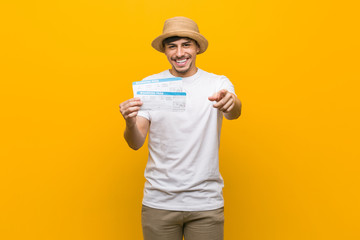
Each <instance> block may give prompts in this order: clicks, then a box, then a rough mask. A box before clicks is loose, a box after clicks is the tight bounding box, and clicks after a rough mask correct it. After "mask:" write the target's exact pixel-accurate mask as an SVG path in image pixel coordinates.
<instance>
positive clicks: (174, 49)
mask: <svg viewBox="0 0 360 240" xmlns="http://www.w3.org/2000/svg"><path fill="white" fill-rule="evenodd" d="M164 47H165V55H166V57H167V59H168V61H169V62H170V64H171V66H172V69H170V73H171V74H172V75H174V76H176V77H190V76H192V75H194V74H195V73H196V71H197V68H196V65H195V61H196V55H197V54H198V53H199V51H200V48H199V46H198V44H197V43H196V42H195V41H194V40H192V39H189V38H181V39H178V40H175V41H172V42H165V44H164Z"/></svg>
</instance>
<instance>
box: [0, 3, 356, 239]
mask: <svg viewBox="0 0 360 240" xmlns="http://www.w3.org/2000/svg"><path fill="white" fill-rule="evenodd" d="M173 16H187V17H190V18H193V19H194V20H195V21H197V22H198V24H199V27H200V31H201V32H202V33H203V34H204V35H205V36H206V37H207V38H208V40H209V43H210V45H209V49H208V51H207V52H206V53H205V54H203V55H200V56H199V58H198V66H199V67H200V68H202V69H204V70H206V71H209V72H214V73H217V74H223V75H226V76H227V77H229V78H230V79H231V81H232V82H233V84H234V85H235V87H236V91H237V94H238V96H239V98H240V99H241V100H242V102H243V115H242V117H241V118H240V119H239V120H237V121H231V122H230V121H225V122H224V125H223V135H222V142H221V148H220V151H221V153H220V155H221V156H220V157H221V172H222V175H223V177H224V180H225V188H224V195H225V215H226V216H225V217H226V223H225V236H226V238H225V239H227V240H231V239H234V240H237V239H246V240H289V239H291V240H297V239H299V240H304V239H326V240H329V239H337V240H338V239H346V240H351V239H360V230H359V229H360V228H359V217H360V207H359V202H360V197H359V195H360V194H359V183H360V179H359V178H360V177H359V176H360V171H359V170H360V168H359V159H360V150H359V136H360V131H359V122H360V119H359V115H360V114H359V110H360V109H359V103H360V101H359V80H360V71H359V63H360V62H359V56H360V51H359V50H360V49H359V42H360V39H359V22H360V21H359V6H358V4H357V1H347V0H344V1H332V0H327V1H322V0H319V1H313V0H303V1H285V0H272V1H269V0H263V1H261V0H254V1H235V0H233V1H226V0H224V1H209V0H208V1H205V0H202V1H185V2H184V1H171V0H168V1H163V0H162V1H145V0H143V1H132V0H126V1H125V0H120V1H114V0H103V1H93V0H88V1H85V0H71V1H70V0H62V1H58V0H53V1H44V0H38V1H21V0H14V1H2V2H1V3H0V24H1V29H0V42H1V45H0V48H1V52H0V79H1V85H0V98H1V99H0V100H1V101H0V109H1V120H0V121H1V125H0V128H1V129H0V131H1V143H0V148H1V151H0V159H1V160H0V194H1V197H0V239H4V240H12V239H27V240H29V239H36V240H42V239H44V240H45V239H46V240H48V239H54V240H57V239H59V240H60V239H61V240H63V239H67V240H71V239H74V240H75V239H76V240H80V239H84V240H92V239H94V240H95V239H96V240H103V239H106V240H108V239H109V240H110V239H135V240H137V239H139V240H140V239H141V237H142V233H141V224H140V208H141V199H142V189H143V184H144V177H143V171H144V167H145V164H146V157H147V149H146V147H144V148H142V149H141V150H139V151H137V152H135V151H132V150H130V149H129V148H128V147H127V145H126V143H125V141H124V140H123V137H122V134H123V129H124V121H123V119H122V117H121V115H120V113H119V112H118V105H119V103H120V102H122V101H124V100H126V99H128V98H130V97H132V89H131V82H133V81H139V80H141V79H142V78H144V77H146V76H148V75H150V74H153V73H157V72H160V71H163V70H165V69H167V68H169V64H168V63H167V61H166V58H165V57H164V56H163V55H162V54H160V53H158V52H156V51H155V50H153V49H152V48H151V47H150V43H151V41H152V40H153V39H154V38H155V37H156V36H158V35H159V34H160V33H161V30H162V25H163V22H164V21H165V19H167V18H169V17H173Z"/></svg>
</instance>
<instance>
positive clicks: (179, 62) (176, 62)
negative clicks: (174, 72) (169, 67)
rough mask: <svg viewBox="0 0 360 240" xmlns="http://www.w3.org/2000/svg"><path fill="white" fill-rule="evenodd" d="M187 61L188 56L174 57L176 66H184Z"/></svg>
mask: <svg viewBox="0 0 360 240" xmlns="http://www.w3.org/2000/svg"><path fill="white" fill-rule="evenodd" d="M188 61H189V58H184V59H176V60H174V62H175V64H176V66H178V67H183V66H185V65H186V63H187V62H188Z"/></svg>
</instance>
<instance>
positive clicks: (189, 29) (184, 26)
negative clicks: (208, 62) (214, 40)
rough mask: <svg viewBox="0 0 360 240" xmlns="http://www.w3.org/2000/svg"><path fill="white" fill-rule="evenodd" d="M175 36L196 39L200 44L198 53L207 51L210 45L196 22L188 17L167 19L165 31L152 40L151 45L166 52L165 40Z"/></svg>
mask: <svg viewBox="0 0 360 240" xmlns="http://www.w3.org/2000/svg"><path fill="white" fill-rule="evenodd" d="M174 36H178V37H188V38H191V39H194V40H195V41H196V42H197V43H198V44H199V46H200V52H199V53H198V54H200V53H203V52H205V50H206V49H207V47H208V41H207V40H206V38H205V37H204V36H203V35H201V34H200V32H199V28H198V26H197V24H196V22H194V21H193V20H191V19H190V18H186V17H173V18H170V19H168V20H166V21H165V23H164V28H163V33H162V34H161V35H160V36H158V37H157V38H155V39H154V41H152V43H151V46H152V47H153V48H155V49H156V50H158V51H159V52H164V51H165V50H164V46H163V43H162V42H163V40H165V39H166V38H169V37H174Z"/></svg>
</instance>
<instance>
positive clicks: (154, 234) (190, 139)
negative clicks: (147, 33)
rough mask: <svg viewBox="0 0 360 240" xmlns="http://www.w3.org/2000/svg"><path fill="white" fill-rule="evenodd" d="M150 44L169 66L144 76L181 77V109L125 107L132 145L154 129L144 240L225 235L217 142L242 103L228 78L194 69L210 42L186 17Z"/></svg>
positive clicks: (214, 239)
mask: <svg viewBox="0 0 360 240" xmlns="http://www.w3.org/2000/svg"><path fill="white" fill-rule="evenodd" d="M152 47H153V48H155V49H156V50H158V51H160V52H163V53H165V55H166V57H167V59H168V61H169V63H170V64H171V69H170V70H166V71H163V72H161V73H159V74H155V75H152V76H150V77H147V78H145V79H144V80H148V79H160V78H170V77H181V78H182V81H183V88H184V90H185V92H186V99H187V100H186V110H185V111H184V112H162V111H141V105H142V102H141V100H140V99H139V98H132V99H129V100H127V101H125V102H123V103H121V104H120V112H121V114H122V115H123V117H124V119H125V121H126V129H125V132H124V137H125V139H126V141H127V143H128V145H129V146H130V147H131V148H133V149H135V150H136V149H139V148H140V147H142V145H143V144H144V141H145V139H146V136H147V134H148V132H149V142H148V147H149V159H148V163H147V166H146V170H145V177H146V183H145V189H144V198H143V207H142V227H143V235H144V239H145V240H182V239H183V236H184V238H185V240H221V239H223V226H224V211H223V210H224V208H223V206H224V201H223V197H222V188H223V179H222V177H221V175H220V173H219V160H218V152H219V144H220V130H221V123H222V119H223V116H225V118H227V119H236V118H238V117H239V116H240V113H241V102H240V100H239V99H238V98H237V97H236V95H235V92H234V87H233V85H232V84H231V82H230V81H229V80H228V79H227V78H226V77H225V76H219V75H215V74H212V73H207V72H205V71H203V70H201V69H199V68H197V67H196V57H197V55H198V54H201V53H203V52H205V51H206V49H207V47H208V41H207V40H206V39H205V37H204V36H203V35H201V34H200V33H199V30H198V27H197V24H196V23H195V22H194V21H192V20H191V19H188V18H185V17H174V18H171V19H168V20H166V21H165V24H164V28H163V34H162V35H160V36H159V37H157V38H156V39H155V40H154V41H153V42H152Z"/></svg>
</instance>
